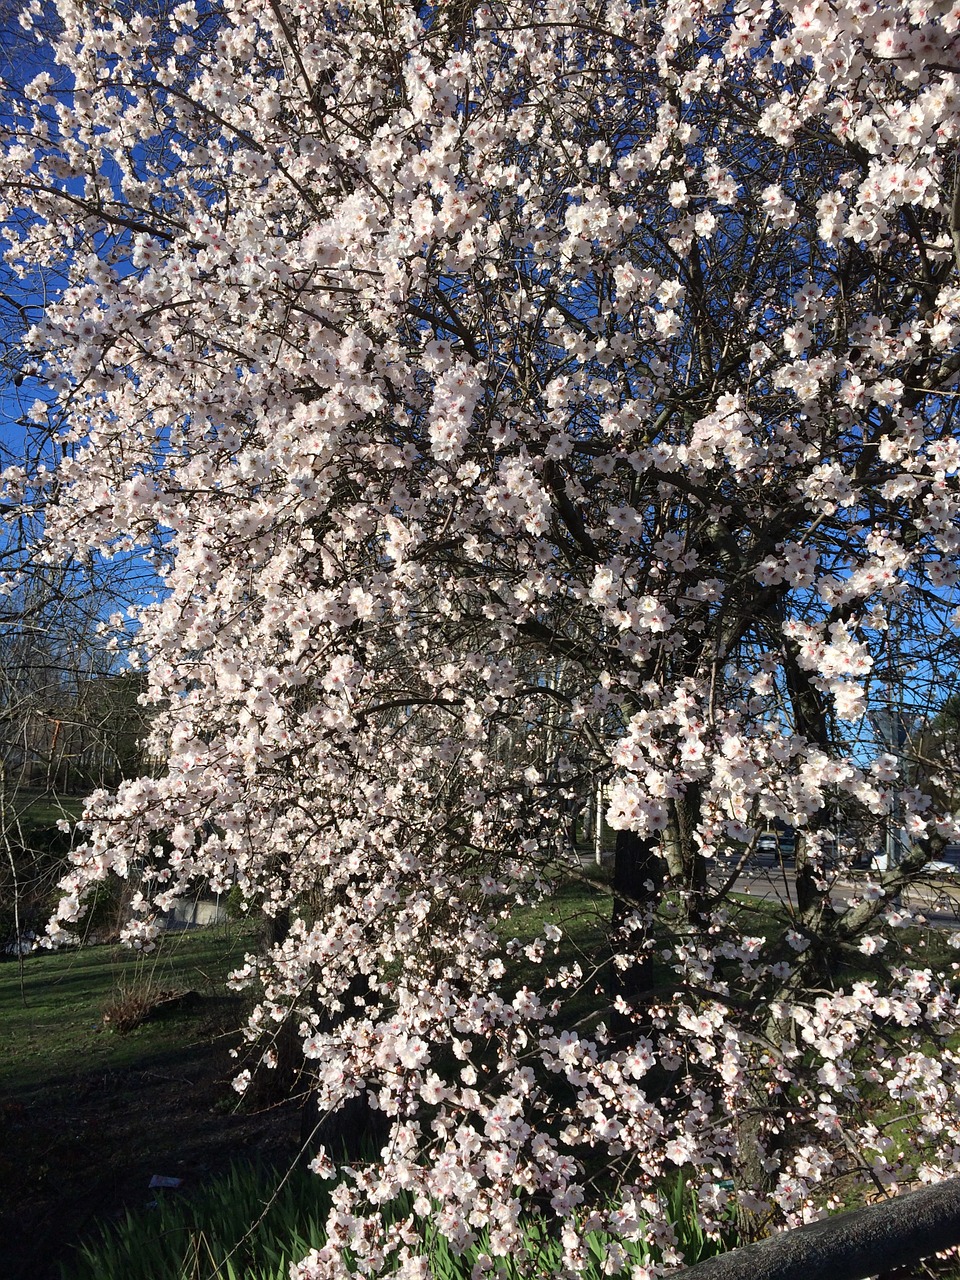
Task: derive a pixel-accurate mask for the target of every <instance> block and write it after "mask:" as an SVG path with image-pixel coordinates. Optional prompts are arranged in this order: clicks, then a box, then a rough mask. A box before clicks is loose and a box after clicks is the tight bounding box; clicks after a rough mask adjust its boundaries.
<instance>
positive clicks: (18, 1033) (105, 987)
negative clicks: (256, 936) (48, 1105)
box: [0, 925, 254, 1098]
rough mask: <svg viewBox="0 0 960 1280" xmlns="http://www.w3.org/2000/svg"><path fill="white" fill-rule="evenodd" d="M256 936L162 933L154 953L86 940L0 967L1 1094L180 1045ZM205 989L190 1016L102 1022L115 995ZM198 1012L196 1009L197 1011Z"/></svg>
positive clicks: (222, 994) (233, 929) (233, 931)
mask: <svg viewBox="0 0 960 1280" xmlns="http://www.w3.org/2000/svg"><path fill="white" fill-rule="evenodd" d="M253 944H254V940H253V938H252V937H250V936H249V935H245V934H244V933H242V932H241V931H240V930H239V929H238V928H237V926H236V925H231V926H230V927H229V929H223V928H221V927H219V926H218V927H216V928H213V929H206V930H196V931H193V932H184V933H169V934H167V935H165V936H164V937H163V938H162V940H161V944H160V946H159V947H158V948H157V951H156V952H155V953H152V954H151V955H148V956H138V955H136V954H134V953H133V952H131V951H128V950H127V949H126V948H123V947H116V946H98V947H84V948H82V949H80V950H76V951H68V952H58V953H53V954H40V955H32V956H29V957H28V958H27V959H26V961H25V963H24V965H23V982H22V987H21V979H20V973H19V965H18V964H17V963H16V961H15V960H8V961H6V962H5V963H3V964H2V965H0V1031H2V1039H0V1045H2V1047H0V1093H2V1094H3V1095H4V1096H5V1097H7V1098H13V1097H14V1096H15V1095H16V1094H17V1092H18V1091H19V1090H23V1089H27V1090H29V1091H30V1092H31V1093H33V1092H36V1091H37V1090H39V1089H42V1088H43V1087H44V1086H45V1085H46V1084H49V1083H51V1082H53V1081H56V1080H58V1079H61V1078H63V1077H65V1076H66V1077H69V1076H71V1075H75V1074H77V1073H79V1072H84V1073H86V1072H91V1071H97V1070H101V1069H102V1070H116V1069H120V1068H124V1067H128V1066H130V1065H131V1064H133V1063H136V1062H138V1061H139V1060H140V1059H142V1058H144V1057H145V1056H152V1055H154V1054H156V1053H158V1052H162V1051H163V1050H164V1049H166V1048H174V1047H176V1046H177V1045H178V1044H182V1043H183V1040H184V1035H185V1032H186V1033H187V1034H189V1032H190V1030H191V1024H192V1023H193V1022H196V1021H199V1020H200V1019H202V1018H208V1017H209V1010H210V1005H211V1003H215V1002H217V1001H220V1000H223V999H226V998H227V995H226V989H225V987H224V979H225V977H226V975H227V973H228V972H229V971H230V970H231V969H232V968H235V967H236V966H237V965H238V964H239V963H241V962H242V959H243V955H244V952H245V951H247V950H249V949H250V947H251V946H252V945H253ZM151 989H152V990H153V991H165V992H186V991H195V992H197V993H199V995H200V996H202V997H205V999H204V1000H203V1001H200V1002H197V1004H196V1010H195V1012H194V1013H193V1015H192V1016H188V1015H189V1009H190V1006H189V1004H188V1005H186V1006H185V1007H184V1009H183V1010H181V1011H179V1012H178V1013H177V1016H175V1017H174V1016H171V1017H169V1018H158V1019H156V1020H155V1021H148V1022H146V1023H144V1024H143V1025H142V1026H140V1027H138V1028H136V1030H133V1031H131V1032H129V1033H128V1034H126V1035H119V1034H117V1033H116V1032H115V1031H114V1030H113V1029H112V1028H111V1026H110V1023H105V1022H104V1012H105V1011H106V1010H107V1009H108V1007H109V1006H111V1005H114V1004H116V1003H117V1001H118V1000H121V999H123V998H125V997H126V998H129V997H130V996H131V995H134V996H135V995H138V994H142V993H146V992H148V991H150V990H151ZM201 1010H202V1012H201Z"/></svg>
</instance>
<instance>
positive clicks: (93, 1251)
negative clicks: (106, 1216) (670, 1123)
mask: <svg viewBox="0 0 960 1280" xmlns="http://www.w3.org/2000/svg"><path fill="white" fill-rule="evenodd" d="M330 1196H331V1184H330V1183H327V1182H321V1180H320V1179H318V1178H316V1177H314V1176H313V1175H312V1174H309V1173H306V1172H304V1171H303V1170H296V1171H294V1172H293V1173H291V1174H290V1175H289V1176H287V1177H286V1178H283V1177H281V1176H278V1175H277V1174H276V1173H272V1172H271V1171H269V1170H263V1169H258V1168H257V1167H256V1166H254V1165H237V1166H235V1167H234V1168H233V1169H231V1170H230V1171H229V1172H228V1173H227V1174H226V1175H225V1176H223V1177H222V1178H219V1179H217V1180H216V1181H215V1182H213V1183H211V1185H210V1186H209V1187H207V1188H206V1189H205V1190H204V1191H203V1192H202V1193H201V1194H199V1195H197V1196H195V1197H194V1198H193V1199H186V1198H184V1197H182V1196H181V1195H179V1194H178V1193H177V1192H170V1193H162V1192H161V1193H158V1195H157V1204H156V1208H154V1209H152V1210H146V1211H141V1212H138V1213H127V1215H126V1216H125V1218H124V1219H123V1220H122V1221H120V1222H118V1223H116V1224H114V1225H112V1226H109V1227H105V1228H102V1229H101V1230H100V1231H98V1232H97V1233H95V1234H94V1235H92V1236H91V1237H90V1238H89V1239H88V1240H86V1241H85V1242H83V1243H82V1244H81V1245H80V1246H79V1248H78V1249H77V1251H76V1255H75V1257H74V1258H73V1259H72V1260H71V1261H69V1262H67V1263H65V1264H64V1265H63V1268H62V1275H63V1280H241V1278H242V1280H287V1277H288V1275H289V1267H290V1264H291V1262H295V1261H298V1260H299V1259H300V1258H302V1257H303V1256H304V1255H305V1254H307V1253H308V1252H309V1251H310V1250H311V1249H319V1248H321V1247H322V1245H323V1243H324V1239H325V1236H324V1223H325V1219H326V1216H327V1213H328V1211H329V1208H330ZM410 1211H411V1206H410V1203H409V1198H408V1197H401V1198H399V1199H398V1200H395V1201H393V1202H391V1203H390V1204H388V1205H386V1206H384V1207H383V1210H382V1213H383V1219H384V1221H385V1222H386V1223H387V1224H389V1223H392V1222H398V1221H401V1220H402V1219H404V1218H405V1217H407V1215H408V1214H409V1213H410ZM663 1211H664V1214H665V1216H666V1217H668V1218H669V1220H670V1221H671V1222H672V1223H673V1224H674V1227H675V1229H676V1231H677V1236H678V1240H679V1242H680V1245H681V1247H682V1248H683V1251H684V1253H685V1255H686V1257H687V1259H688V1261H689V1262H694V1261H698V1260H699V1259H701V1258H704V1257H709V1256H711V1255H712V1254H714V1253H717V1252H719V1251H720V1249H721V1247H730V1242H729V1241H727V1242H726V1243H725V1246H721V1243H720V1242H718V1241H713V1240H708V1239H706V1238H705V1237H704V1236H703V1234H702V1232H701V1230H700V1228H699V1226H698V1224H697V1221H696V1212H695V1205H694V1204H693V1202H692V1198H691V1192H690V1191H689V1189H688V1188H687V1187H686V1186H685V1184H684V1183H683V1181H682V1180H681V1179H677V1180H675V1181H674V1182H673V1183H672V1184H671V1185H670V1186H669V1187H668V1188H667V1191H666V1194H665V1195H664V1197H663ZM418 1234H419V1236H420V1239H421V1241H422V1251H423V1254H425V1255H426V1256H427V1257H428V1259H429V1263H430V1272H429V1274H430V1275H431V1276H432V1277H434V1278H435V1280H470V1276H471V1272H472V1270H473V1268H474V1266H475V1265H476V1263H477V1260H478V1258H479V1256H480V1255H481V1254H482V1253H485V1252H487V1250H488V1246H489V1241H488V1239H487V1237H486V1235H485V1234H481V1235H480V1237H479V1239H478V1240H477V1242H476V1244H474V1245H472V1246H471V1247H470V1248H468V1249H467V1250H466V1251H465V1252H464V1253H463V1254H462V1255H460V1256H457V1255H456V1254H455V1253H454V1252H453V1250H452V1249H451V1248H450V1246H449V1244H448V1243H447V1241H446V1240H445V1239H444V1238H443V1237H442V1236H440V1235H439V1233H438V1232H437V1230H436V1228H435V1226H434V1225H433V1223H432V1221H431V1219H430V1218H429V1217H428V1218H420V1219H418ZM612 1239H613V1238H612V1237H609V1236H606V1235H603V1234H601V1233H599V1232H591V1233H590V1234H589V1235H588V1237H587V1242H588V1248H589V1254H590V1260H589V1262H588V1264H587V1266H586V1267H585V1268H584V1269H583V1270H582V1271H581V1272H580V1275H581V1276H582V1277H584V1280H600V1278H601V1277H602V1275H603V1264H604V1262H605V1260H606V1258H607V1255H608V1252H609V1246H610V1243H611V1241H612ZM624 1248H625V1249H626V1251H627V1254H628V1262H627V1266H628V1267H629V1265H631V1264H634V1265H635V1264H638V1263H644V1262H648V1261H651V1260H654V1259H655V1258H656V1257H657V1255H656V1253H652V1252H651V1250H650V1249H649V1248H648V1247H647V1246H646V1245H645V1244H642V1243H632V1244H631V1243H626V1242H625V1243H624ZM561 1256H562V1250H561V1247H560V1244H559V1242H558V1241H557V1239H556V1238H555V1235H554V1234H553V1233H552V1232H551V1231H550V1230H549V1229H548V1228H547V1226H546V1223H544V1222H542V1221H541V1220H539V1219H538V1218H536V1217H535V1216H529V1217H528V1218H527V1219H526V1222H525V1224H524V1247H523V1248H522V1249H521V1250H519V1251H517V1253H515V1254H512V1255H511V1256H509V1257H506V1258H498V1259H496V1262H497V1264H498V1268H499V1269H500V1277H499V1280H520V1277H525V1276H540V1277H548V1276H551V1275H556V1274H558V1272H559V1271H560V1264H561ZM491 1275H492V1276H497V1272H496V1271H494V1272H492V1273H491Z"/></svg>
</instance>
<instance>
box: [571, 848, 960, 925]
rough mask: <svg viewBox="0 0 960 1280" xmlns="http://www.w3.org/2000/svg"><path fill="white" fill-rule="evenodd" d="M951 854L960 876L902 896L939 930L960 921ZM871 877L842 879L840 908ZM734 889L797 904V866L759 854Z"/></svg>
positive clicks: (606, 858) (716, 878)
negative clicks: (794, 867) (795, 868)
mask: <svg viewBox="0 0 960 1280" xmlns="http://www.w3.org/2000/svg"><path fill="white" fill-rule="evenodd" d="M948 855H952V856H948V857H947V858H945V859H944V861H948V862H950V863H951V865H956V866H957V874H956V875H954V876H951V875H950V874H949V873H944V874H943V875H941V876H940V877H938V878H937V879H931V882H930V883H929V884H920V885H913V886H912V887H911V888H910V889H909V891H908V892H907V893H905V894H904V895H903V896H902V898H901V906H903V907H905V908H906V909H907V910H908V911H910V912H914V913H916V914H917V915H921V916H923V917H924V919H925V920H926V922H927V923H928V924H929V925H930V926H931V927H933V928H935V929H951V928H956V927H957V925H958V923H960V846H958V845H952V846H949V847H948ZM612 860H613V853H612V852H606V851H605V852H604V855H603V864H604V865H608V864H609V863H610V862H612ZM581 861H582V863H583V866H584V869H585V870H586V871H589V869H590V868H591V867H592V866H595V863H594V860H593V859H592V858H588V857H582V858H581ZM733 866H734V864H733V862H732V860H728V861H718V866H717V871H716V872H715V874H713V875H711V876H710V883H711V884H712V885H714V886H716V887H719V886H720V885H721V884H723V883H725V882H726V879H727V877H728V876H729V875H730V873H731V872H732V871H733ZM869 879H870V877H869V875H868V873H867V872H866V871H863V872H860V873H855V874H854V875H853V876H850V877H846V878H844V879H838V880H837V882H836V884H835V886H834V887H833V889H832V890H831V894H830V897H831V900H832V901H833V902H835V903H836V904H837V906H838V907H841V906H843V905H845V904H846V902H847V901H848V900H849V899H850V898H852V897H857V896H859V895H860V894H862V893H863V890H864V888H865V887H866V885H867V883H868V882H869ZM731 892H733V893H742V894H747V895H749V896H750V897H752V898H761V899H766V900H769V901H771V902H781V903H784V904H786V903H790V904H791V905H792V906H796V901H797V888H796V877H795V875H794V870H793V867H792V866H790V865H787V866H783V867H781V866H780V865H779V863H778V861H777V858H776V855H775V854H772V853H771V854H763V853H760V854H756V855H755V856H754V857H753V858H752V859H751V860H750V865H749V867H747V868H746V869H745V870H744V871H743V872H742V873H741V874H740V875H739V876H738V877H737V879H736V881H735V882H734V884H733V886H732V888H731Z"/></svg>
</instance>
